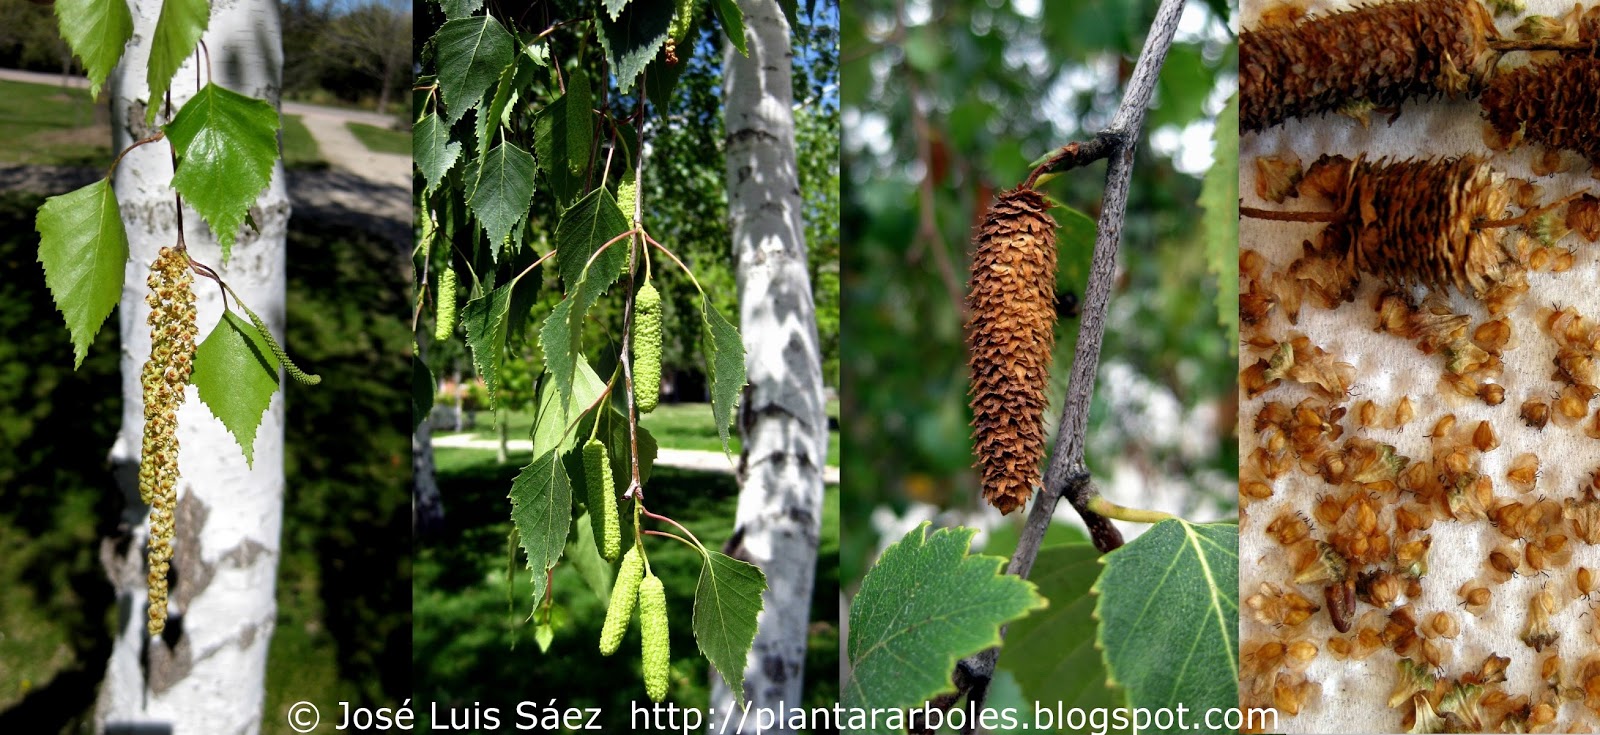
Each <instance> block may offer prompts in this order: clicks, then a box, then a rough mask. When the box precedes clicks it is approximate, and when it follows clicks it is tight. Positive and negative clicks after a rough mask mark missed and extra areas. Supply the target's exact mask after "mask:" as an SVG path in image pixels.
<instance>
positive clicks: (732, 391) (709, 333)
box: [700, 296, 745, 454]
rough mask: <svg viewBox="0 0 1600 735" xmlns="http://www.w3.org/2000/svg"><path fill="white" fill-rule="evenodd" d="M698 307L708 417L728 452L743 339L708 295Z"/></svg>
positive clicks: (741, 378)
mask: <svg viewBox="0 0 1600 735" xmlns="http://www.w3.org/2000/svg"><path fill="white" fill-rule="evenodd" d="M700 308H701V315H702V317H703V318H704V325H705V338H704V339H702V340H700V346H701V349H703V350H705V359H706V372H707V373H708V374H709V377H710V378H711V418H712V420H713V421H715V422H716V424H717V434H718V435H719V436H721V437H722V452H723V454H728V453H730V452H731V451H732V449H731V448H730V446H729V444H728V428H729V427H730V426H732V425H733V416H734V409H735V408H737V407H738V405H739V396H740V395H741V394H742V393H743V392H744V379H745V374H744V342H743V341H742V340H741V339H740V338H739V330H737V329H735V328H734V326H733V325H732V324H729V323H728V320H727V319H724V318H723V317H722V314H721V313H720V312H718V311H717V307H715V306H713V305H712V304H711V297H710V296H702V297H701V299H700Z"/></svg>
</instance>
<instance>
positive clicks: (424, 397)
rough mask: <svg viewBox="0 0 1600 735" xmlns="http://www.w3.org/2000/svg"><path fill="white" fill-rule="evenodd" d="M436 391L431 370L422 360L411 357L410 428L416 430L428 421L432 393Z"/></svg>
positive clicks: (432, 397) (431, 405)
mask: <svg viewBox="0 0 1600 735" xmlns="http://www.w3.org/2000/svg"><path fill="white" fill-rule="evenodd" d="M436 389H437V386H436V384H435V383H434V380H433V369H432V368H430V367H428V363H426V362H423V361H422V358H420V357H418V356H416V355H412V356H411V428H412V429H416V428H417V427H418V426H421V425H422V422H424V421H426V420H428V414H430V413H433V399H434V391H435V390H436Z"/></svg>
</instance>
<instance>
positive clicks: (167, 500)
mask: <svg viewBox="0 0 1600 735" xmlns="http://www.w3.org/2000/svg"><path fill="white" fill-rule="evenodd" d="M193 281H194V276H192V275H191V274H190V273H189V258H188V256H186V255H184V254H183V253H180V252H178V251H176V250H174V249H172V248H162V249H161V251H160V253H158V254H157V255H156V259H155V262H153V263H151V264H150V277H149V278H148V280H147V285H148V286H149V287H150V293H149V294H146V295H145V303H147V304H149V305H150V317H149V319H148V323H149V325H150V359H149V360H146V361H145V363H144V369H143V370H142V371H141V372H140V374H139V383H140V386H141V388H142V389H143V396H144V445H143V447H142V450H141V452H140V454H139V498H140V499H141V500H142V501H144V502H145V503H147V504H149V506H150V548H149V572H148V577H147V578H146V581H147V583H148V585H149V603H150V607H149V618H150V621H149V623H148V625H147V627H148V628H149V630H150V635H152V636H155V635H160V634H161V632H162V631H163V630H164V629H166V626H167V569H168V566H169V563H170V561H171V560H172V539H173V535H174V528H173V513H174V511H176V510H177V503H178V407H179V406H181V405H183V398H184V386H185V385H187V384H188V382H189V373H190V370H191V369H192V368H193V363H194V349H195V337H196V335H197V334H198V332H199V330H198V329H197V328H196V325H195V307H194V291H193V289H192V288H191V284H192V283H193Z"/></svg>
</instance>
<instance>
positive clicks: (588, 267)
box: [540, 188, 628, 393]
mask: <svg viewBox="0 0 1600 735" xmlns="http://www.w3.org/2000/svg"><path fill="white" fill-rule="evenodd" d="M627 231H628V220H627V219H626V218H624V217H623V216H622V210H620V209H617V202H616V199H614V198H613V197H612V196H611V192H610V191H607V190H606V189H604V188H601V189H595V190H594V191H591V192H589V194H588V195H587V196H585V197H584V198H582V199H580V200H578V202H577V203H576V204H573V205H572V207H571V208H570V209H568V210H567V211H566V212H563V213H562V214H561V221H560V222H558V223H557V224H556V236H555V245H556V265H557V267H558V268H559V269H560V272H561V282H562V285H564V286H565V287H566V289H567V298H565V299H563V300H562V302H561V303H560V304H558V305H557V308H556V310H555V311H552V312H551V314H550V318H548V319H546V320H545V327H544V331H542V332H541V334H540V342H541V345H542V346H543V347H544V355H545V365H546V367H547V368H548V369H549V370H550V372H551V374H552V375H553V376H554V377H555V381H556V389H557V390H559V391H561V392H562V393H569V392H571V390H572V375H573V368H574V366H575V365H576V360H577V358H578V356H579V355H580V354H581V352H582V350H581V342H582V336H583V320H584V319H585V318H586V317H587V316H588V313H589V307H591V306H593V305H594V302H595V301H598V300H599V299H600V295H601V294H603V293H605V291H606V289H608V288H610V287H611V284H612V283H614V282H616V280H617V278H618V277H619V276H620V275H621V274H622V266H623V264H624V263H626V262H627V259H628V249H627V244H628V243H627V241H626V240H622V241H617V242H612V241H613V240H616V238H617V236H618V235H621V234H622V233H624V232H627ZM607 243H610V246H609V247H606V245H607ZM602 247H605V250H604V251H600V249H601V248H602ZM558 316H560V317H562V318H561V319H559V320H558V319H557V317H558ZM557 321H561V322H565V324H564V325H562V326H559V327H556V328H555V329H554V330H552V325H553V324H554V323H555V322H557Z"/></svg>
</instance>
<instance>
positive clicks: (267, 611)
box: [95, 0, 289, 735]
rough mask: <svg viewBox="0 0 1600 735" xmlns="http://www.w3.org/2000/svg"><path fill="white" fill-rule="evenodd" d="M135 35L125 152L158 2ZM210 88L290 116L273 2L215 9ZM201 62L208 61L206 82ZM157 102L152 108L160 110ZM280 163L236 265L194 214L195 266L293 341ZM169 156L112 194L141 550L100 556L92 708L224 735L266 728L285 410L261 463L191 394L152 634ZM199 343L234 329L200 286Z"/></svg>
mask: <svg viewBox="0 0 1600 735" xmlns="http://www.w3.org/2000/svg"><path fill="white" fill-rule="evenodd" d="M130 8H131V10H132V11H133V15H134V35H133V40H132V42H131V43H130V44H129V45H128V49H127V51H126V55H125V56H124V57H123V60H122V64H121V65H120V66H119V67H118V68H117V70H116V71H115V72H114V73H113V76H112V80H111V83H110V84H109V85H108V89H109V90H110V93H111V96H112V100H111V103H112V120H113V123H112V124H113V127H114V129H115V146H116V148H117V149H118V150H121V149H122V148H123V147H125V146H126V145H128V144H129V143H131V142H133V141H134V140H137V139H139V138H143V137H145V136H146V135H148V134H149V129H148V128H147V127H146V126H145V124H144V112H145V101H146V99H147V97H148V95H149V91H148V89H147V88H146V85H145V65H146V61H147V59H148V56H149V45H148V44H149V39H150V38H151V36H152V34H153V30H154V27H155V22H156V17H157V15H158V13H159V12H160V10H161V2H160V0H134V2H131V3H130ZM204 38H205V43H206V45H207V47H208V48H209V50H210V56H211V65H210V66H211V73H212V75H213V76H212V79H213V81H216V82H217V83H219V84H222V85H223V86H226V87H228V88H229V89H232V90H234V91H237V92H240V93H243V94H247V95H250V96H253V97H260V98H265V99H267V100H268V101H270V102H271V103H272V104H273V105H274V106H277V104H278V101H279V100H278V95H279V90H280V83H281V75H282V69H283V57H282V51H281V38H282V32H281V28H280V26H279V20H278V7H277V4H276V3H275V2H272V0H218V1H217V2H214V3H213V5H212V17H211V21H210V24H209V26H208V30H207V31H206V34H205V37H204ZM204 66H205V65H204V64H203V63H198V67H199V69H200V71H201V74H202V76H203V75H204V71H205V70H204ZM196 68H197V60H196V59H195V58H194V57H191V58H190V59H189V61H187V62H186V63H185V64H184V66H183V68H182V69H180V70H179V71H178V73H177V76H176V77H175V79H174V80H173V83H172V89H173V105H174V109H177V108H178V107H180V106H181V105H182V103H183V102H184V101H185V100H187V99H188V98H189V97H191V96H193V94H194V93H195V92H196V91H197V89H198V88H197V85H196ZM158 102H159V101H157V100H150V103H151V104H155V103H158ZM283 176H284V174H283V166H282V163H281V162H280V163H279V164H278V165H277V166H276V167H275V168H274V171H273V179H272V183H271V185H270V187H269V188H268V189H267V191H266V192H265V193H264V194H263V195H262V197H261V198H260V200H258V202H257V207H256V208H255V209H253V210H252V213H253V216H254V218H255V221H256V223H257V224H258V225H259V226H260V228H261V232H260V234H259V235H257V234H256V233H255V232H253V231H251V230H250V229H249V228H248V227H246V228H245V229H244V234H242V235H241V236H240V238H239V239H238V241H237V242H236V243H235V245H234V246H233V257H232V259H231V260H230V261H229V262H228V263H227V264H226V265H224V264H223V262H222V256H221V252H220V250H219V249H218V247H217V245H216V240H215V238H214V237H212V235H211V232H210V229H209V228H208V227H207V225H206V224H205V222H204V221H203V220H201V219H200V217H199V216H198V215H197V214H195V213H194V211H193V210H190V209H188V208H187V207H186V208H185V212H184V213H183V228H184V239H185V241H186V242H187V244H188V248H189V253H190V255H191V257H193V258H194V259H195V260H198V261H200V262H202V263H205V264H207V265H210V266H212V267H214V268H216V269H217V270H218V272H219V273H221V275H222V277H223V279H224V280H226V281H227V282H228V284H229V285H230V286H232V287H233V289H234V290H235V291H236V292H238V294H239V296H240V297H241V298H243V299H244V300H245V302H246V303H248V304H249V305H250V306H251V308H253V309H254V310H255V311H256V313H258V314H260V315H261V316H262V318H263V319H265V320H266V322H267V324H268V325H269V326H270V327H271V328H272V330H273V331H274V332H275V333H277V334H279V335H281V334H282V333H283V313H284V312H283V308H284V268H285V254H284V250H285V248H284V242H285V235H286V232H287V226H288V221H289V199H288V195H287V193H286V191H285V188H284V178H283ZM171 179H172V159H171V149H170V147H169V146H168V144H167V143H165V142H158V143H154V144H150V145H145V146H141V147H140V148H138V149H137V150H135V151H133V152H132V153H130V154H129V155H128V156H127V157H126V158H124V159H123V160H122V163H121V165H120V166H118V168H117V172H116V178H115V180H114V181H113V185H114V186H115V188H116V192H117V199H118V201H119V202H120V204H121V207H122V216H123V221H124V222H125V224H126V226H127V231H128V245H129V251H130V260H129V262H128V264H127V276H126V279H125V280H124V286H123V291H122V301H121V305H120V306H121V308H120V309H119V310H118V321H119V324H120V327H121V330H122V392H123V416H122V429H121V432H120V433H119V434H118V437H117V442H116V445H115V447H113V449H112V453H111V460H112V462H113V463H115V464H116V465H117V467H118V468H119V476H120V477H121V478H122V479H123V482H122V486H123V488H122V489H123V492H124V495H125V496H126V497H127V499H128V509H127V511H126V512H125V522H126V524H127V526H128V527H129V528H130V530H131V532H132V533H131V543H128V544H127V545H126V546H125V548H124V547H120V546H113V545H110V544H108V545H107V547H106V553H105V554H103V556H104V558H105V560H106V564H107V569H108V572H109V573H110V575H111V578H112V583H113V584H114V585H115V586H116V588H117V599H118V605H117V609H118V625H119V632H118V634H117V640H116V643H115V645H114V648H113V651H112V654H111V660H110V663H109V665H108V666H107V668H106V679H105V682H104V684H103V685H102V686H101V690H100V698H99V702H98V703H97V706H96V717H95V726H96V730H97V731H98V732H119V731H135V730H137V731H144V730H146V729H150V728H155V729H150V730H149V731H158V730H159V731H164V732H170V733H173V734H174V735H221V734H232V733H255V732H257V731H259V730H260V727H261V718H262V715H263V712H262V707H263V702H264V695H265V688H264V684H265V679H266V661H267V645H268V642H269V641H270V640H271V638H272V629H273V621H274V618H275V615H276V609H277V608H276V605H275V602H274V582H275V580H276V576H277V568H278V555H279V554H278V543H279V539H278V537H279V530H280V528H281V526H282V520H283V491H284V480H283V400H282V393H281V392H280V393H278V394H277V395H275V396H274V397H273V399H272V404H271V407H270V408H269V409H268V410H267V414H266V416H265V418H264V419H263V420H262V423H261V427H260V429H259V430H258V431H257V434H256V440H255V465H254V468H253V469H252V468H249V467H247V466H246V465H245V460H244V455H243V454H242V452H241V451H240V449H239V446H238V445H237V444H236V443H235V441H234V439H233V436H232V435H231V434H229V433H228V432H227V430H226V429H224V428H223V426H222V423H221V422H220V421H218V420H217V419H216V418H214V417H213V416H212V415H211V412H210V411H209V410H208V409H207V408H206V407H205V406H204V405H203V404H201V403H200V399H199V397H198V396H197V395H196V393H195V390H194V388H193V387H190V388H189V390H188V396H187V398H186V400H185V402H184V404H183V408H182V409H181V410H180V411H179V413H178V423H179V428H178V441H179V445H180V450H179V467H180V471H181V473H182V478H181V479H180V481H179V483H178V508H177V513H176V532H177V537H176V540H175V544H174V554H173V559H172V584H171V593H170V600H171V601H170V607H169V610H170V615H171V617H170V619H169V621H168V624H167V631H166V633H165V634H164V635H163V636H162V638H161V639H151V638H150V637H149V636H148V634H146V632H145V621H146V617H145V599H146V597H145V569H146V564H145V546H146V542H147V539H148V530H149V528H148V524H147V521H146V517H147V515H148V508H146V507H145V506H144V505H143V504H141V503H140V502H139V493H138V488H137V482H136V479H135V478H136V476H137V464H138V461H139V457H138V453H139V447H140V436H141V432H142V427H143V418H144V417H143V410H144V408H143V403H142V397H141V394H140V386H139V371H140V369H141V367H142V366H143V364H144V361H145V359H146V357H148V355H149V351H150V334H149V327H148V326H147V325H146V324H145V317H146V316H147V315H148V314H149V311H150V310H149V307H147V306H146V305H145V303H144V295H145V292H146V287H145V278H146V276H147V275H148V273H149V268H150V262H151V261H152V260H154V259H155V255H156V251H157V250H158V249H159V248H161V247H162V246H167V245H172V244H173V243H175V242H176V241H177V234H176V232H177V230H176V228H177V222H176V219H175V216H174V214H175V210H174V206H175V202H174V193H173V190H172V188H171ZM194 290H195V295H196V298H197V307H198V309H199V327H200V335H201V339H204V337H205V335H207V334H209V333H210V331H211V329H212V328H213V327H214V326H215V325H216V323H217V321H218V320H219V319H221V317H222V308H223V307H222V299H221V295H220V291H219V289H218V288H217V286H216V284H215V283H213V282H211V281H209V280H207V279H204V278H196V279H195V283H194Z"/></svg>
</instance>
